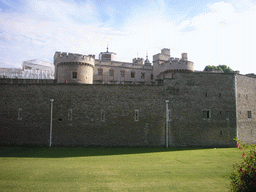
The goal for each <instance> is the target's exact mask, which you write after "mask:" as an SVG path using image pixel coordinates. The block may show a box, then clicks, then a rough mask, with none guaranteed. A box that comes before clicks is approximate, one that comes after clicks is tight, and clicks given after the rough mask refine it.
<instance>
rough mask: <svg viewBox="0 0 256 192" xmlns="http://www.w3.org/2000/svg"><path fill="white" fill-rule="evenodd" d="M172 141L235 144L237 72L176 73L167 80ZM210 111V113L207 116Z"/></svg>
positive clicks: (177, 144)
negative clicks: (206, 115) (205, 113)
mask: <svg viewBox="0 0 256 192" xmlns="http://www.w3.org/2000/svg"><path fill="white" fill-rule="evenodd" d="M164 83H165V91H166V93H167V94H168V99H169V100H170V103H169V106H170V109H171V119H172V120H171V122H170V142H171V143H170V144H171V145H176V146H187V145H197V146H218V145H219V146H232V143H233V138H235V137H236V100H235V77H234V74H205V73H188V72H184V73H175V74H173V78H172V79H166V80H165V82H164ZM203 111H209V113H210V114H209V115H210V117H209V118H207V117H204V116H203V115H204V112H203Z"/></svg>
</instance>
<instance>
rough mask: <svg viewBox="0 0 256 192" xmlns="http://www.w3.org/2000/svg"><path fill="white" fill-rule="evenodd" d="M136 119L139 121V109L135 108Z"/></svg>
mask: <svg viewBox="0 0 256 192" xmlns="http://www.w3.org/2000/svg"><path fill="white" fill-rule="evenodd" d="M135 121H139V109H135Z"/></svg>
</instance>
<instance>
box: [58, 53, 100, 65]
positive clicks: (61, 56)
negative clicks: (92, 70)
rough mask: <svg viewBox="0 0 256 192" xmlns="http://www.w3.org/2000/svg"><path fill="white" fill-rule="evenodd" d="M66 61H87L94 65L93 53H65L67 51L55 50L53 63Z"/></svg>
mask: <svg viewBox="0 0 256 192" xmlns="http://www.w3.org/2000/svg"><path fill="white" fill-rule="evenodd" d="M64 62H65V63H67V62H80V63H87V64H90V65H92V66H94V63H95V55H82V54H78V53H67V52H55V54H54V65H57V64H58V63H64Z"/></svg>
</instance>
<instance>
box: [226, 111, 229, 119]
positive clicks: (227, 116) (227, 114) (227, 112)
mask: <svg viewBox="0 0 256 192" xmlns="http://www.w3.org/2000/svg"><path fill="white" fill-rule="evenodd" d="M226 120H229V111H226Z"/></svg>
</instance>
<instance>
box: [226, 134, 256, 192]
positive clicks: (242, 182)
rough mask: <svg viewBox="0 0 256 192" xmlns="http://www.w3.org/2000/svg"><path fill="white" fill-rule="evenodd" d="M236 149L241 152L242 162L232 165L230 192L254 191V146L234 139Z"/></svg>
mask: <svg viewBox="0 0 256 192" xmlns="http://www.w3.org/2000/svg"><path fill="white" fill-rule="evenodd" d="M235 141H236V142H237V148H238V149H239V150H243V154H242V158H243V159H242V162H240V163H238V164H234V166H233V168H234V172H233V173H232V174H231V176H230V178H231V187H230V189H231V191H235V192H238V191H239V192H240V191H241V192H242V191H256V145H250V144H248V143H244V142H242V141H239V140H238V138H236V139H235Z"/></svg>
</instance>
